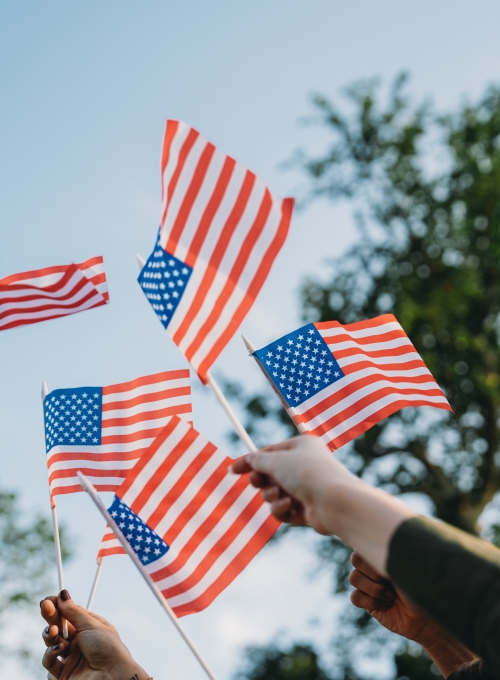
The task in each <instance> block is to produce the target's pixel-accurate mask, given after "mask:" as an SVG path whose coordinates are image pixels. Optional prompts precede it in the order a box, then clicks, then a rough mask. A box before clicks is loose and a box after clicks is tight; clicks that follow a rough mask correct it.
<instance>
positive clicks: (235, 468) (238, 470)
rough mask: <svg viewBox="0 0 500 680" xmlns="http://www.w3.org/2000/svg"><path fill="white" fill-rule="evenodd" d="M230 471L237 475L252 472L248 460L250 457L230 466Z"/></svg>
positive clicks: (245, 457)
mask: <svg viewBox="0 0 500 680" xmlns="http://www.w3.org/2000/svg"><path fill="white" fill-rule="evenodd" d="M230 470H231V472H234V474H235V475H244V474H246V473H247V472H251V471H252V466H251V465H250V462H249V460H248V455H246V456H241V458H237V459H236V460H235V461H234V463H233V464H232V465H231V466H230Z"/></svg>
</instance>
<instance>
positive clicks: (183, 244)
mask: <svg viewBox="0 0 500 680" xmlns="http://www.w3.org/2000/svg"><path fill="white" fill-rule="evenodd" d="M161 172H162V201H163V208H162V216H161V225H160V236H159V241H158V243H157V245H156V247H155V249H154V251H153V253H152V255H151V256H150V258H149V260H148V261H147V263H146V266H145V267H144V269H143V270H142V273H141V275H140V276H139V283H140V285H141V287H142V288H143V290H144V292H145V294H146V296H147V298H148V299H149V301H150V302H151V305H152V306H153V309H154V310H155V312H156V313H157V315H158V317H159V319H160V321H161V323H162V324H163V325H164V327H165V328H166V329H167V332H168V334H169V335H170V337H171V338H172V340H173V341H174V342H175V344H176V345H178V347H179V349H180V350H181V351H182V352H183V354H184V355H185V356H186V358H187V359H188V361H190V362H191V364H192V365H193V367H194V368H195V370H196V371H197V373H198V375H199V376H200V378H201V379H202V381H205V377H206V373H207V371H208V370H209V369H210V366H211V365H212V364H213V363H214V361H215V360H216V359H217V357H218V356H219V354H220V353H221V352H222V350H223V349H224V347H225V346H226V345H227V343H228V342H229V341H230V340H231V338H232V337H233V335H234V334H235V332H236V331H237V329H238V327H239V326H240V324H241V322H242V321H243V319H244V318H245V316H246V314H247V313H248V312H249V310H250V308H251V306H252V304H253V302H254V300H255V298H256V297H257V295H258V293H259V291H260V289H261V288H262V286H263V284H264V282H265V280H266V278H267V275H268V274H269V271H270V269H271V266H272V264H273V262H274V260H275V258H276V256H277V255H278V253H279V251H280V249H281V247H282V246H283V243H284V242H285V239H286V236H287V234H288V228H289V226H290V220H291V217H292V212H293V205H294V201H293V199H292V198H285V199H280V198H276V197H275V196H273V195H272V194H271V192H270V191H269V189H268V188H267V187H266V185H265V184H264V183H263V182H262V181H261V180H260V179H259V178H258V177H257V176H256V175H255V174H254V173H253V172H250V170H246V169H245V168H244V167H243V166H241V165H240V164H239V163H237V162H236V161H235V160H234V159H233V158H231V157H230V156H227V155H226V154H225V153H223V152H222V151H220V150H219V149H217V148H216V147H215V146H214V145H213V144H212V143H210V142H209V141H208V140H206V139H205V138H204V137H203V136H202V135H200V133H199V132H197V131H196V130H194V129H193V128H192V127H190V126H189V125H187V124H186V123H182V122H180V121H176V120H167V124H166V129H165V137H164V140H163V153H162V161H161Z"/></svg>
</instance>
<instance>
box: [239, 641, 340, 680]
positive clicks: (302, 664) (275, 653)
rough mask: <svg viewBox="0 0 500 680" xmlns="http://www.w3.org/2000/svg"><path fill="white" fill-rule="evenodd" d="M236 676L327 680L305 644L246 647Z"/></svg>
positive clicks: (283, 679) (311, 651)
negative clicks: (282, 646)
mask: <svg viewBox="0 0 500 680" xmlns="http://www.w3.org/2000/svg"><path fill="white" fill-rule="evenodd" d="M237 677H238V678H240V679H241V680H243V678H248V680H261V679H262V678H273V680H330V678H329V676H328V675H327V674H326V673H325V671H324V670H323V669H322V668H321V665H320V663H319V659H318V655H317V653H316V652H315V651H314V649H313V648H312V647H311V646H310V645H307V644H294V645H291V646H290V647H289V648H287V649H284V650H283V649H279V647H277V646H276V645H270V646H269V647H249V648H248V649H247V650H246V653H245V662H244V665H243V668H242V669H241V671H240V673H239V675H238V676H237Z"/></svg>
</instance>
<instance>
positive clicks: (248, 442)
mask: <svg viewBox="0 0 500 680" xmlns="http://www.w3.org/2000/svg"><path fill="white" fill-rule="evenodd" d="M136 257H137V262H138V264H139V267H140V268H141V270H142V269H143V268H144V265H145V264H146V261H145V259H144V258H143V257H141V255H139V254H137V255H136ZM207 385H208V386H209V387H210V388H211V389H212V392H213V393H214V394H215V397H216V399H217V401H218V402H219V404H220V405H221V406H222V408H223V409H224V411H225V412H226V414H227V415H228V417H229V420H230V421H231V422H232V424H233V427H234V429H235V431H236V434H237V435H238V437H239V438H240V439H241V441H242V442H243V444H244V445H245V446H246V447H247V449H248V450H249V451H252V452H254V451H257V447H256V446H255V444H254V443H253V441H252V438H251V437H250V435H249V434H248V432H247V431H246V430H245V428H244V427H243V424H242V422H241V421H240V419H239V418H238V416H237V415H236V413H235V412H234V411H233V409H232V408H231V405H230V403H229V402H228V400H227V399H226V397H225V396H224V393H223V392H222V390H221V388H220V387H219V385H218V384H217V381H216V380H215V378H214V376H213V375H212V374H211V372H210V371H208V372H207Z"/></svg>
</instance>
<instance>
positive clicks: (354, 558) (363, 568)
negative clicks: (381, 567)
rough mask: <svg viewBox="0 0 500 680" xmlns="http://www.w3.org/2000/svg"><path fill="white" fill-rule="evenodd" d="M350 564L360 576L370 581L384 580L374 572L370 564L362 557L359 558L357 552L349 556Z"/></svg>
mask: <svg viewBox="0 0 500 680" xmlns="http://www.w3.org/2000/svg"><path fill="white" fill-rule="evenodd" d="M351 564H352V566H353V567H354V568H355V569H357V570H358V571H360V572H361V573H362V574H364V575H365V576H368V578H371V580H372V581H383V580H384V577H383V576H382V575H381V574H379V573H378V571H375V569H374V568H373V567H372V566H371V564H369V562H367V561H366V560H365V559H364V557H361V555H360V554H359V552H356V550H355V551H354V552H353V553H352V555H351Z"/></svg>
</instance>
